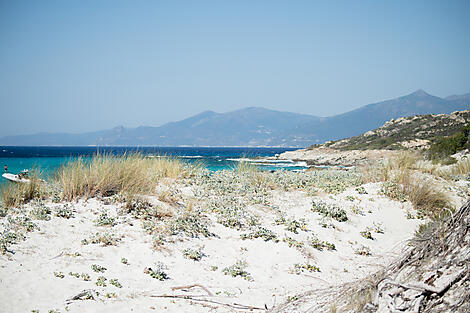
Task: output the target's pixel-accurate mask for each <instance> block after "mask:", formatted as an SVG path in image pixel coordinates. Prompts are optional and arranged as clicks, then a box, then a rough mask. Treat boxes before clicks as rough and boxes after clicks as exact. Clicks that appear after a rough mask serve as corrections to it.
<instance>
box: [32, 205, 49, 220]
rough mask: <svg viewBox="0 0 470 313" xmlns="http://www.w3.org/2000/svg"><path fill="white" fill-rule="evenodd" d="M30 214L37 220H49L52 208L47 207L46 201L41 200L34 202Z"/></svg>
mask: <svg viewBox="0 0 470 313" xmlns="http://www.w3.org/2000/svg"><path fill="white" fill-rule="evenodd" d="M29 215H30V216H31V218H33V219H36V220H43V221H49V220H50V219H51V209H50V208H49V207H47V206H46V205H45V204H44V202H42V201H40V200H39V201H36V202H34V204H33V208H32V210H31V211H30V212H29Z"/></svg>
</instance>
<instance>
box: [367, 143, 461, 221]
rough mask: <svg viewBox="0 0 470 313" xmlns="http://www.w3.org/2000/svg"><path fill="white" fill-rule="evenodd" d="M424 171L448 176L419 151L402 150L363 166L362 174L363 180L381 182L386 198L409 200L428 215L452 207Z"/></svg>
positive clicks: (438, 214)
mask: <svg viewBox="0 0 470 313" xmlns="http://www.w3.org/2000/svg"><path fill="white" fill-rule="evenodd" d="M469 165H470V163H469ZM461 167H462V168H464V167H465V165H461ZM423 173H425V174H429V175H431V176H435V177H437V176H439V177H445V176H447V175H446V174H445V172H444V171H443V170H441V169H440V167H438V166H436V165H433V164H432V163H431V162H429V161H426V160H424V158H423V155H422V154H419V153H417V152H408V151H405V152H402V153H400V154H399V155H398V156H396V157H395V158H391V159H388V160H385V162H383V163H382V164H381V165H379V166H375V167H367V168H365V169H364V171H363V177H364V180H365V181H371V182H383V183H384V185H383V188H382V191H383V192H384V194H385V195H387V196H388V197H390V198H393V199H396V200H402V201H410V202H411V203H412V204H413V206H414V208H415V209H417V210H420V211H421V212H423V213H424V214H426V215H427V216H429V217H431V218H434V217H439V216H440V211H441V210H443V209H444V208H451V207H452V205H451V201H450V198H449V196H448V194H447V193H446V192H444V191H443V189H442V188H440V186H439V185H438V184H437V183H436V181H434V179H432V178H431V177H427V176H426V175H425V174H423Z"/></svg>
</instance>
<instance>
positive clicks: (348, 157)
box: [278, 147, 397, 166]
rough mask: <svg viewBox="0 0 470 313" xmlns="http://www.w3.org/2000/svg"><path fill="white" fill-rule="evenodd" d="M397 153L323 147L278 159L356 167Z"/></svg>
mask: <svg viewBox="0 0 470 313" xmlns="http://www.w3.org/2000/svg"><path fill="white" fill-rule="evenodd" d="M396 153H397V152H395V151H390V150H350V151H339V150H334V149H329V148H325V147H320V148H313V149H300V150H296V151H286V152H284V153H281V154H280V155H279V157H278V158H279V159H288V160H293V161H306V162H307V164H308V165H328V166H357V165H363V164H366V163H368V162H371V161H377V160H379V159H382V158H385V157H390V156H393V155H395V154H396Z"/></svg>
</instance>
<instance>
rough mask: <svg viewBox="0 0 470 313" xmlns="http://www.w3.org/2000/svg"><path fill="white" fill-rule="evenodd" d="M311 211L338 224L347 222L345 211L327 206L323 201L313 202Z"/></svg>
mask: <svg viewBox="0 0 470 313" xmlns="http://www.w3.org/2000/svg"><path fill="white" fill-rule="evenodd" d="M312 211H314V212H318V213H320V214H321V215H322V216H324V217H331V218H333V219H335V220H337V221H338V222H345V221H347V220H348V216H347V214H346V211H345V210H343V209H341V208H339V207H337V206H335V205H328V204H326V203H325V202H323V201H316V202H315V201H314V202H313V207H312Z"/></svg>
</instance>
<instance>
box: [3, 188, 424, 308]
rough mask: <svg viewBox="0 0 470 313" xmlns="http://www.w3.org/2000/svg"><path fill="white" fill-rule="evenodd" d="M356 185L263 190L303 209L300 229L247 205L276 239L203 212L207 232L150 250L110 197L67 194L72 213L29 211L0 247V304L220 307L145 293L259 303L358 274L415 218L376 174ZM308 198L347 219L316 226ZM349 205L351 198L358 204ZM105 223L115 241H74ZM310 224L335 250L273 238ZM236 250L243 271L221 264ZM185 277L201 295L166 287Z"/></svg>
mask: <svg viewBox="0 0 470 313" xmlns="http://www.w3.org/2000/svg"><path fill="white" fill-rule="evenodd" d="M364 187H365V189H366V190H367V192H368V194H358V192H357V191H356V190H355V189H354V188H351V189H348V190H347V191H345V192H344V193H342V194H340V195H336V196H331V195H328V194H322V195H319V196H316V197H313V198H312V197H308V196H307V195H306V194H305V193H304V192H299V191H291V192H281V191H271V195H270V197H271V201H272V205H273V206H274V207H278V208H279V210H280V211H282V212H285V213H286V214H287V215H286V217H287V218H289V217H291V218H295V219H297V220H298V219H300V218H304V219H305V221H306V228H307V229H308V231H303V230H300V229H299V230H298V234H295V233H293V232H291V231H287V230H286V227H285V226H284V225H275V223H274V220H275V218H276V213H275V212H273V211H272V209H270V208H266V207H263V206H261V205H256V206H253V207H251V208H250V209H251V210H252V211H253V212H255V213H256V214H257V215H258V216H260V220H261V221H262V225H263V227H265V228H268V229H270V230H272V231H274V232H275V233H276V234H277V236H278V238H279V239H280V241H279V242H274V241H272V240H271V241H264V240H263V239H261V238H257V239H254V240H242V239H241V238H240V234H241V233H246V232H247V231H238V230H235V229H231V228H227V227H224V226H222V225H221V224H218V223H217V222H216V221H215V218H214V217H213V216H210V215H209V218H211V219H212V221H213V222H212V226H211V228H210V230H211V231H212V232H213V233H215V234H216V235H217V237H209V238H205V237H202V238H188V237H182V236H176V237H175V238H174V239H176V240H174V242H173V243H170V244H166V245H165V246H163V248H161V249H159V250H157V251H156V250H154V249H152V236H150V235H148V234H146V233H145V232H144V230H143V229H142V227H141V225H140V224H141V221H140V220H136V219H134V218H131V217H129V216H120V215H118V214H117V212H118V209H119V206H120V205H119V204H110V205H105V204H103V202H102V201H99V200H97V199H90V200H88V201H83V200H81V201H79V202H77V203H72V206H73V208H74V209H75V211H76V212H75V215H74V217H73V218H70V219H64V218H59V217H56V216H52V219H51V220H50V221H37V224H38V226H39V227H40V231H35V232H32V233H29V234H28V237H27V239H26V240H25V241H22V242H20V243H19V244H16V245H13V246H12V250H13V251H14V252H15V253H14V254H7V255H4V256H1V259H0V301H1V306H0V311H1V312H30V311H31V310H34V309H36V310H39V312H48V311H49V310H52V309H57V310H58V311H59V312H65V311H67V310H68V311H70V312H131V311H135V312H155V311H166V312H208V311H211V310H213V311H217V312H225V311H227V312H230V311H236V310H235V309H233V308H231V307H229V306H224V305H220V304H215V303H209V302H196V301H191V300H187V299H171V298H155V297H152V296H155V295H193V296H195V298H202V299H206V300H211V301H217V302H221V303H227V304H233V303H239V304H244V305H249V306H255V307H259V308H264V307H265V305H266V307H268V308H271V307H273V306H274V305H276V304H279V303H280V302H283V301H285V300H286V299H287V297H293V296H295V295H296V294H299V293H301V292H303V291H305V290H311V289H312V288H315V287H325V286H329V285H335V284H339V283H343V282H346V281H351V280H353V279H357V278H361V277H363V276H364V275H366V274H368V273H370V272H371V271H374V270H375V269H377V268H378V267H379V266H381V265H383V264H386V263H387V262H389V261H390V260H391V259H392V258H393V257H394V256H396V255H397V253H399V251H400V249H401V248H402V247H403V246H404V245H405V244H406V239H408V238H410V237H411V236H412V234H413V232H414V231H415V229H416V227H417V226H418V225H419V224H420V223H421V222H422V221H421V220H418V219H407V212H408V211H410V212H412V209H411V207H409V205H408V204H403V203H399V202H395V201H391V200H389V199H387V198H385V197H383V196H381V195H379V194H378V189H379V185H378V184H367V185H365V186H364ZM348 196H350V197H348ZM347 197H348V198H347ZM352 197H353V198H352ZM312 199H313V200H315V201H318V200H319V199H322V200H323V201H324V202H327V203H335V204H337V205H339V206H340V207H342V208H344V209H345V210H346V212H347V214H348V217H349V220H348V221H346V222H337V221H334V220H333V221H332V224H333V225H334V226H335V227H336V228H335V229H333V228H324V227H322V226H320V225H319V221H321V217H320V215H319V214H318V213H316V212H313V211H312V210H311V208H312ZM152 200H153V201H155V202H158V200H156V199H152ZM47 205H48V206H50V207H52V211H53V212H54V211H55V207H59V206H61V205H62V204H52V203H47ZM357 208H360V212H359V210H358V209H357ZM103 211H107V212H108V213H109V215H110V216H115V217H117V220H116V221H117V224H116V225H115V226H113V227H110V226H96V225H95V222H94V221H95V220H96V219H97V216H98V215H99V214H100V213H101V212H103ZM374 223H375V225H381V227H382V228H383V230H384V233H383V234H380V233H374V232H373V231H372V235H373V237H374V240H371V239H366V238H364V237H362V236H361V234H360V231H363V230H365V229H366V227H373V226H374ZM106 231H112V232H114V233H115V234H116V235H117V236H119V237H121V241H119V242H118V243H117V245H115V246H102V245H100V244H88V245H82V244H81V241H82V239H84V238H89V237H90V236H91V235H92V234H94V233H96V232H101V233H102V232H106ZM312 234H316V235H317V236H318V238H319V239H321V240H322V241H328V242H330V243H333V244H334V245H335V246H336V250H333V251H328V250H327V249H323V250H322V251H319V250H316V249H314V248H312V247H307V248H305V249H303V250H302V249H296V248H294V247H289V246H288V244H287V243H286V242H283V241H282V239H283V238H284V237H285V236H289V237H291V238H295V239H296V240H297V241H299V242H301V241H302V242H307V239H308V238H309V236H312ZM361 245H365V246H367V247H369V248H370V251H371V256H363V255H358V254H356V253H355V252H354V251H355V249H357V248H359V247H361ZM188 247H191V248H197V247H202V251H203V252H204V254H205V255H206V256H204V257H203V258H202V259H201V260H200V261H193V260H190V259H187V258H185V257H184V256H183V254H182V251H183V250H184V249H185V248H188ZM121 258H126V259H127V260H128V264H127V265H126V264H123V263H121ZM237 260H242V261H246V262H247V267H246V271H247V272H248V273H250V275H251V277H252V281H249V280H245V279H243V278H242V277H231V276H229V275H224V273H223V272H222V269H223V268H225V267H227V266H230V265H233V264H234V263H235V262H236V261H237ZM157 262H162V263H163V264H164V265H165V266H166V267H167V269H166V270H165V272H166V273H167V274H168V275H169V277H170V279H168V280H165V281H159V280H157V279H154V278H152V277H150V275H148V274H146V273H144V269H145V268H147V267H151V268H153V269H154V268H156V263H157ZM296 263H299V264H305V263H309V264H314V265H316V266H318V267H319V268H320V270H321V272H308V271H304V272H302V273H300V274H296V273H294V271H293V269H294V264H296ZM93 264H97V265H100V266H104V267H105V268H106V269H107V270H106V271H105V272H104V273H95V272H94V271H93V270H92V269H91V266H92V265H93ZM215 267H217V269H215ZM54 272H62V273H63V274H64V275H65V277H64V278H59V277H56V276H55V275H54ZM69 272H73V273H79V274H81V273H87V274H89V275H90V278H91V280H90V281H84V280H83V279H82V278H76V277H74V276H70V275H69V274H68V273H69ZM99 276H104V277H106V278H107V286H106V287H99V286H97V285H95V282H96V280H97V278H98V277H99ZM110 279H118V281H119V282H120V283H121V284H122V288H117V287H115V286H113V285H111V284H109V280H110ZM192 284H200V285H202V286H204V287H205V288H206V289H207V290H208V291H209V292H210V293H211V295H210V296H209V295H208V293H207V291H205V290H203V289H202V288H200V287H194V288H189V289H186V290H185V289H176V290H172V288H174V287H179V286H184V285H192ZM85 289H93V290H95V291H98V292H99V293H100V296H99V300H97V301H93V300H77V301H71V302H70V303H68V304H67V303H66V299H69V298H70V297H72V296H74V295H76V294H78V293H80V292H81V291H82V290H85ZM106 293H115V294H116V298H111V299H108V298H106V297H105V295H106Z"/></svg>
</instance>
